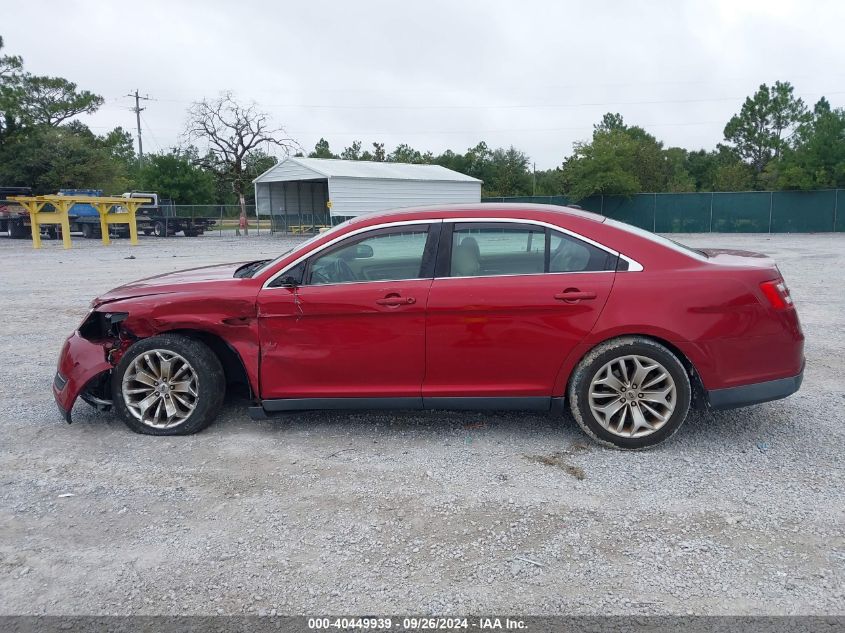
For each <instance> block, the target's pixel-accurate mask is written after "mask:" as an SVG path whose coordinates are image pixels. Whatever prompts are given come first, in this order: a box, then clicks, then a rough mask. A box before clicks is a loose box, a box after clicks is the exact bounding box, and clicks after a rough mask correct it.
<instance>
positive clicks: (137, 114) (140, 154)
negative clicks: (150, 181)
mask: <svg viewBox="0 0 845 633" xmlns="http://www.w3.org/2000/svg"><path fill="white" fill-rule="evenodd" d="M126 96H127V97H135V107H134V108H130V110H132V111H133V112H134V113H135V122H136V123H137V125H138V166H139V167H140V166H141V163H143V162H144V143H143V142H142V141H141V110H146V108H142V107H141V99H143V100H144V101H149V100H150V97H149V96H146V97H142V96H141V95H139V94H138V89H137V88H136V89H135V94H132V93H130V94H128V95H126Z"/></svg>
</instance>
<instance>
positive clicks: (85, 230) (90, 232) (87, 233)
mask: <svg viewBox="0 0 845 633" xmlns="http://www.w3.org/2000/svg"><path fill="white" fill-rule="evenodd" d="M82 237H84V238H87V239H89V240H90V239H91V238H92V237H94V227H93V226H91V225H90V224H83V225H82Z"/></svg>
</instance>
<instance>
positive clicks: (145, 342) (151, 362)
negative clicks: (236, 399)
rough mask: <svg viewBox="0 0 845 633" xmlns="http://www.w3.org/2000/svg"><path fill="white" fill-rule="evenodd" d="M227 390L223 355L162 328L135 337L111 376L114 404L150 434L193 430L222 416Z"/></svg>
mask: <svg viewBox="0 0 845 633" xmlns="http://www.w3.org/2000/svg"><path fill="white" fill-rule="evenodd" d="M225 390H226V381H225V375H224V373H223V367H222V366H221V365H220V360H219V359H218V358H217V356H216V355H215V354H214V352H212V351H211V349H209V348H208V347H207V346H206V345H204V344H203V343H201V342H199V341H196V340H194V339H192V338H188V337H186V336H180V335H176V334H162V335H159V336H153V337H151V338H147V339H142V340H140V341H138V342H137V343H134V344H133V345H132V346H131V347H130V348H129V349H127V350H126V353H125V354H124V355H123V357H122V358H121V359H120V362H119V363H118V364H117V367H116V368H115V371H114V373H113V377H112V395H113V399H114V404H115V408H116V409H117V411H118V412H120V414H121V415H122V417H123V419H124V421H125V422H126V425H127V426H128V427H129V428H130V429H132V430H133V431H135V432H136V433H145V434H148V435H189V434H191V433H196V432H198V431H201V430H202V429H204V428H205V427H207V426H208V425H209V424H211V422H212V421H213V420H214V418H215V417H217V413H218V412H219V410H220V407H221V405H222V404H223V396H224V394H225Z"/></svg>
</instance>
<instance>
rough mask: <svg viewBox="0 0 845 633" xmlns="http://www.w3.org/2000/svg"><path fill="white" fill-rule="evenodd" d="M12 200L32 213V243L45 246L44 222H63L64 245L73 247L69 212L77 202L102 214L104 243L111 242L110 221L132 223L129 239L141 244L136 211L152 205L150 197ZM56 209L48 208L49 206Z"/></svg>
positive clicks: (19, 197)
mask: <svg viewBox="0 0 845 633" xmlns="http://www.w3.org/2000/svg"><path fill="white" fill-rule="evenodd" d="M9 199H10V200H14V201H15V202H18V203H20V205H21V206H22V207H24V208H25V209H26V210H27V211H28V212H29V221H30V223H31V224H32V246H33V248H41V225H42V224H59V225H61V227H62V244H63V245H64V247H65V248H70V246H71V244H70V218H69V216H68V212H69V211H70V208H71V207H72V206H73V205H75V204H76V203H81V204H90V205H91V206H92V207H94V208H95V209H96V210H97V213H99V214H100V231H101V232H102V234H103V244H111V240H110V239H109V224H128V225H129V238H130V239H129V241H130V242H131V243H132V244H137V243H138V225H137V224H136V222H135V212H136V211H137V210H138V207H140V206H142V205H145V204H149V203H150V202H151V200H150V199H149V198H120V197H117V196H59V195H52V196H11V197H10V198H9ZM48 206H50V207H52V211H45V210H44V209H45V208H46V207H48ZM115 206H117V207H120V208H121V210H120V211H118V212H117V213H110V211H111V209H112V207H115Z"/></svg>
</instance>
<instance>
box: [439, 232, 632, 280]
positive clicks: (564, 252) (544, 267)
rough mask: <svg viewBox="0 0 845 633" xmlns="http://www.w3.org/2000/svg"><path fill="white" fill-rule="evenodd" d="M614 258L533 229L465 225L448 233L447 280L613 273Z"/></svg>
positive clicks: (595, 248)
mask: <svg viewBox="0 0 845 633" xmlns="http://www.w3.org/2000/svg"><path fill="white" fill-rule="evenodd" d="M617 259H618V256H617V255H614V254H612V253H609V252H607V251H605V250H604V249H602V248H599V247H598V246H594V245H593V244H590V243H588V242H585V241H584V240H581V239H578V238H577V237H574V236H572V235H568V234H566V233H564V232H562V231H556V230H553V229H547V228H545V227H542V226H537V225H533V224H515V223H510V222H508V223H505V222H502V223H491V222H485V223H471V222H467V223H463V224H460V223H459V224H455V225H454V227H453V229H452V239H451V257H450V262H449V263H450V266H449V276H450V277H489V276H497V275H532V274H538V273H575V272H598V271H605V270H610V271H612V270H616V262H617Z"/></svg>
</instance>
